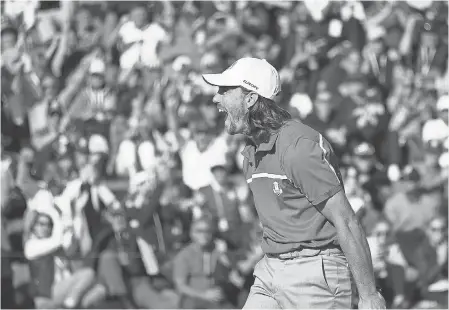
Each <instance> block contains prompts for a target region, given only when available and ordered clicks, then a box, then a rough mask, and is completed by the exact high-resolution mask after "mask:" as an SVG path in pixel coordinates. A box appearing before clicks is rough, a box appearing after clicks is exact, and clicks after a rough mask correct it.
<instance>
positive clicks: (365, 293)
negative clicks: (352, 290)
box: [359, 288, 380, 300]
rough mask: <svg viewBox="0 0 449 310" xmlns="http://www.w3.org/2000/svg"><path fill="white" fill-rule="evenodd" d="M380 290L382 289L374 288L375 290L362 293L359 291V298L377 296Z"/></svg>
mask: <svg viewBox="0 0 449 310" xmlns="http://www.w3.org/2000/svg"><path fill="white" fill-rule="evenodd" d="M379 292H380V289H379V290H378V289H377V288H374V290H370V291H367V292H364V293H360V292H359V298H360V299H365V300H366V299H369V298H370V297H372V296H377V295H378V294H379Z"/></svg>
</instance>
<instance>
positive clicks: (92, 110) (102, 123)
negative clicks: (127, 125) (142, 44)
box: [68, 59, 117, 137]
mask: <svg viewBox="0 0 449 310" xmlns="http://www.w3.org/2000/svg"><path fill="white" fill-rule="evenodd" d="M105 70H106V64H105V62H104V61H103V60H101V59H93V60H92V61H91V63H90V65H89V69H88V74H89V76H88V79H87V85H86V87H85V88H84V89H83V90H81V91H80V92H79V94H78V96H77V97H76V98H75V99H74V100H75V101H74V102H73V103H72V105H71V107H70V109H69V111H68V117H69V118H70V119H71V120H76V119H80V120H82V121H84V122H87V123H85V124H84V128H83V129H84V131H85V133H86V135H87V136H89V135H91V134H94V133H98V134H101V135H104V136H106V137H107V136H108V134H109V123H110V122H111V120H112V117H113V116H114V113H115V109H116V99H117V98H116V94H115V92H114V91H113V90H111V89H109V88H108V87H107V86H106V84H105V77H104V74H105Z"/></svg>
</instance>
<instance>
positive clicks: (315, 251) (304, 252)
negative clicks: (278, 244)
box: [266, 245, 343, 260]
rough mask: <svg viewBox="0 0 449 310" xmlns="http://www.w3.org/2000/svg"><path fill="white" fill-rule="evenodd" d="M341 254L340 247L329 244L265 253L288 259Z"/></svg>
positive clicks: (272, 256) (273, 256)
mask: <svg viewBox="0 0 449 310" xmlns="http://www.w3.org/2000/svg"><path fill="white" fill-rule="evenodd" d="M339 254H343V251H342V250H341V248H340V247H338V246H335V245H329V246H326V247H322V248H300V249H298V250H294V251H290V252H287V253H276V254H266V256H267V257H269V258H277V259H280V260H288V259H293V258H298V257H313V256H317V255H328V256H331V255H339Z"/></svg>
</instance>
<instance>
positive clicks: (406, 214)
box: [1, 0, 449, 309]
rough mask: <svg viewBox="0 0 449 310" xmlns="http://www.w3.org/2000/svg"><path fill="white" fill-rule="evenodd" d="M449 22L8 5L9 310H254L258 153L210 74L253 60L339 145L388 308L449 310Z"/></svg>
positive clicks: (430, 8)
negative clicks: (222, 109)
mask: <svg viewBox="0 0 449 310" xmlns="http://www.w3.org/2000/svg"><path fill="white" fill-rule="evenodd" d="M447 13H448V7H447V3H446V2H443V1H350V2H348V1H333V2H329V1H325V0H322V1H264V2H259V1H238V2H237V1H235V2H231V1H204V2H200V1H178V2H168V1H160V2H152V1H149V2H136V1H114V2H107V1H89V2H87V1H86V2H84V1H37V0H28V1H27V0H23V1H11V0H5V1H2V2H1V59H2V61H1V146H2V152H1V159H2V161H1V169H2V170H1V172H2V175H1V207H2V208H1V211H2V213H1V223H2V225H1V230H2V234H1V238H2V241H1V249H2V252H1V253H2V256H1V271H2V272H1V277H2V282H1V296H2V297H1V305H2V308H46V309H48V308H54V309H61V308H105V309H106V308H117V309H121V308H129V309H132V308H159V309H160V308H198V309H200V308H222V309H223V308H240V307H242V305H243V303H244V302H245V298H246V296H247V294H248V292H249V287H250V286H251V284H252V281H253V278H252V270H253V268H254V266H255V264H256V263H257V261H258V260H259V259H260V258H261V257H262V252H261V249H260V247H259V241H258V240H259V238H260V236H261V235H260V233H261V228H260V225H259V221H258V219H257V214H256V212H255V209H254V206H253V202H252V197H251V193H250V191H249V190H248V187H247V184H246V180H245V179H244V177H243V175H242V162H243V157H242V155H241V154H240V152H241V151H242V149H243V147H244V145H245V143H246V141H245V139H246V138H245V137H243V136H238V135H237V136H229V135H227V134H226V133H225V132H224V130H223V128H224V126H223V125H224V119H223V116H222V114H218V111H217V109H216V107H215V106H214V104H213V103H212V100H211V98H212V97H213V95H214V93H215V92H216V89H215V88H214V87H211V86H209V85H207V84H206V83H205V82H204V81H203V80H202V78H201V74H202V73H212V72H214V73H215V72H221V71H222V70H224V69H225V68H226V67H227V66H229V65H230V64H232V63H233V62H234V61H235V60H237V59H239V58H241V57H245V56H253V57H259V58H265V59H267V60H268V61H269V62H270V63H271V64H273V65H274V66H275V67H276V68H277V69H278V70H279V72H280V75H281V79H282V93H281V95H280V97H279V98H278V104H279V105H281V106H282V107H284V108H285V109H287V110H288V111H290V113H291V114H292V116H293V117H294V118H296V119H299V120H301V121H302V122H304V123H306V124H308V125H310V126H311V127H313V128H314V129H316V130H318V131H320V132H321V133H322V134H323V135H324V136H325V137H326V138H327V139H328V140H329V141H330V142H331V143H332V145H333V147H334V149H335V151H336V153H337V154H338V156H339V158H340V167H341V171H342V174H343V176H344V179H345V190H346V193H347V195H348V198H349V200H350V203H351V205H352V207H353V209H354V211H355V212H356V214H357V216H358V217H359V218H360V221H361V222H362V224H363V227H364V229H365V230H366V234H367V236H368V240H369V245H370V248H371V254H372V259H373V264H374V270H375V274H376V281H377V284H378V287H379V288H380V289H382V292H383V295H384V297H385V299H386V301H387V304H388V307H389V308H404V309H407V308H415V309H416V308H421V309H432V308H447V306H448V304H447V298H448V276H447V264H448V261H447V256H448V243H447V216H448V208H447V201H448V196H447V193H448V189H447V183H448V182H447V178H448V174H447V173H448V166H449V154H448V146H449V143H448V142H449V140H448V137H449V128H448V110H449V97H448V89H449V88H448V86H449V85H448V62H447V58H448V46H447V45H448V43H447V37H448V33H447V30H448V15H447ZM298 276H300V275H298ZM356 305H357V292H356V290H355V289H354V307H356Z"/></svg>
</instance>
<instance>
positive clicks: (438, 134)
mask: <svg viewBox="0 0 449 310" xmlns="http://www.w3.org/2000/svg"><path fill="white" fill-rule="evenodd" d="M436 111H437V118H434V119H430V120H428V121H427V122H426V123H425V124H424V126H423V128H422V140H423V142H424V143H425V144H427V143H431V144H435V145H437V144H444V145H445V148H446V149H447V148H448V147H449V142H448V141H449V126H448V111H449V95H443V96H441V97H440V98H439V99H438V101H437V104H436Z"/></svg>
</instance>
